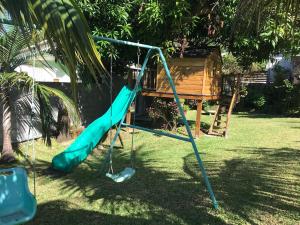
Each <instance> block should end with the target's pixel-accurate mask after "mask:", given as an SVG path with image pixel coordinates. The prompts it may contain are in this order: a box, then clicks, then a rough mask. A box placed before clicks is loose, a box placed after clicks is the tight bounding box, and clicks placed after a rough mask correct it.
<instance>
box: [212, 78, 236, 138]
mask: <svg viewBox="0 0 300 225" xmlns="http://www.w3.org/2000/svg"><path fill="white" fill-rule="evenodd" d="M238 94H239V79H238V81H237V82H236V85H235V89H234V93H233V95H232V96H231V98H230V97H227V96H226V97H223V98H222V99H221V101H220V104H219V105H218V107H217V110H216V113H215V115H214V118H213V122H212V124H211V126H210V128H209V130H208V134H209V135H216V136H223V137H228V131H229V124H230V118H231V114H232V110H233V108H234V106H235V104H236V103H237V101H238Z"/></svg>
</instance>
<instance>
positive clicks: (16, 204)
mask: <svg viewBox="0 0 300 225" xmlns="http://www.w3.org/2000/svg"><path fill="white" fill-rule="evenodd" d="M36 207H37V203H36V200H35V198H34V196H33V195H32V194H31V193H30V191H29V188H28V180H27V174H26V171H25V170H24V169H23V168H10V169H1V170H0V225H15V224H23V223H25V222H28V221H29V220H31V219H32V218H33V217H34V215H35V213H36Z"/></svg>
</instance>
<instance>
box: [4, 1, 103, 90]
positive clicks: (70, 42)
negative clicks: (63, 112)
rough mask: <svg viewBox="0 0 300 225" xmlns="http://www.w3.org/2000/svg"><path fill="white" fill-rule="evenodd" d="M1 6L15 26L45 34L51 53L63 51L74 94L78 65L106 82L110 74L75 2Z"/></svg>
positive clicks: (10, 2) (23, 3) (26, 2)
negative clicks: (83, 65) (37, 30)
mask: <svg viewBox="0 0 300 225" xmlns="http://www.w3.org/2000/svg"><path fill="white" fill-rule="evenodd" d="M0 5H2V6H3V8H4V9H5V10H7V11H8V13H9V15H10V16H11V18H12V20H13V21H14V23H16V24H18V25H20V26H21V27H22V28H26V29H29V30H31V31H33V30H36V28H38V29H40V30H42V31H43V32H44V35H45V38H46V39H47V41H48V43H49V45H50V47H51V49H53V50H54V51H55V50H57V49H58V50H60V52H61V59H62V61H63V63H64V64H65V65H66V66H67V68H68V70H69V72H70V78H71V82H72V87H73V88H72V89H73V93H74V91H75V90H76V81H77V75H76V69H77V67H76V66H77V65H78V63H84V64H85V65H86V66H87V67H88V69H89V71H90V72H91V75H92V76H93V78H94V80H95V81H96V82H97V80H98V78H97V77H98V76H102V78H106V74H108V73H107V72H106V70H105V68H104V66H103V64H102V62H101V59H100V54H99V53H98V52H97V50H96V45H95V43H94V41H93V39H92V36H91V34H90V30H89V27H88V24H87V22H86V20H85V18H84V16H83V14H82V12H81V11H80V9H79V8H78V7H77V5H76V4H75V3H74V1H73V0H28V1H24V0H0ZM86 76H88V75H86ZM104 80H106V79H104Z"/></svg>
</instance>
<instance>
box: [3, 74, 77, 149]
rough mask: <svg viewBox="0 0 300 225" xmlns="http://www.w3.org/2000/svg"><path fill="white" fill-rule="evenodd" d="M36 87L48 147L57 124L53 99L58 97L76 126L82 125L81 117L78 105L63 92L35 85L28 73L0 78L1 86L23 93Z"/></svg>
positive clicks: (39, 84) (38, 84) (44, 136)
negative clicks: (52, 131)
mask: <svg viewBox="0 0 300 225" xmlns="http://www.w3.org/2000/svg"><path fill="white" fill-rule="evenodd" d="M33 85H34V88H35V93H36V97H37V100H38V103H39V116H40V120H41V124H42V130H43V138H44V139H45V141H46V143H47V144H48V145H50V144H51V135H52V133H51V130H52V127H53V126H54V125H55V124H56V122H55V118H54V117H53V107H52V103H51V98H52V97H56V98H58V99H59V101H60V102H61V103H62V104H63V106H64V107H65V109H66V110H67V112H68V116H69V118H70V120H71V122H72V124H73V125H74V126H78V125H79V124H80V122H81V121H80V117H79V113H78V110H77V108H76V105H75V103H74V101H73V100H72V99H70V98H69V97H68V96H66V95H65V94H64V93H63V92H62V91H60V90H58V89H55V88H52V87H48V86H46V85H44V84H41V83H37V82H35V83H34V80H33V78H31V77H30V76H28V74H26V73H17V72H14V73H3V74H2V76H0V86H5V87H8V89H10V90H12V89H13V88H16V89H19V90H21V91H22V92H27V93H28V92H30V91H31V88H32V86H33Z"/></svg>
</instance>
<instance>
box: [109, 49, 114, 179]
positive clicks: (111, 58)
mask: <svg viewBox="0 0 300 225" xmlns="http://www.w3.org/2000/svg"><path fill="white" fill-rule="evenodd" d="M112 76H113V53H111V54H110V85H109V94H110V129H109V142H110V144H111V142H112V115H113V111H112V110H113V107H112V92H113V91H112V85H113V84H112V83H113V82H112ZM110 172H111V173H112V174H114V170H113V162H112V151H111V153H110V155H109V168H108V173H110Z"/></svg>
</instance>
